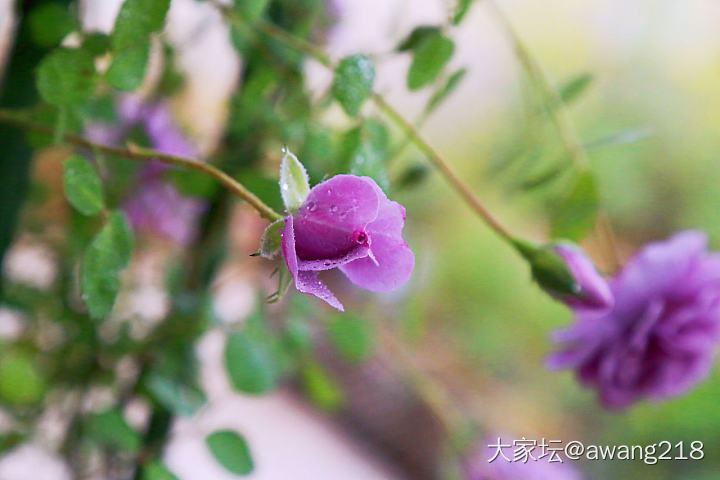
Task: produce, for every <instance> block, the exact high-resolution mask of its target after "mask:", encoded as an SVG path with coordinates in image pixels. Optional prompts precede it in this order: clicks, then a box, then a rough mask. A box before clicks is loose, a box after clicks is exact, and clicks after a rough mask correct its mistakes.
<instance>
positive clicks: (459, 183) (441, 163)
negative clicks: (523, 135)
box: [215, 4, 514, 245]
mask: <svg viewBox="0 0 720 480" xmlns="http://www.w3.org/2000/svg"><path fill="white" fill-rule="evenodd" d="M215 6H216V7H217V8H218V9H219V10H220V11H221V13H222V14H223V15H224V16H225V18H226V19H227V20H228V21H229V22H231V23H234V24H236V25H238V26H241V27H243V28H247V27H248V25H247V24H246V22H245V21H244V20H243V19H242V18H240V17H239V16H238V15H237V14H236V13H235V12H234V11H233V10H232V9H231V8H230V7H226V6H222V5H218V4H215ZM252 28H254V29H255V30H257V31H259V32H260V33H263V34H265V35H268V36H269V37H272V38H274V39H276V40H278V41H280V42H282V43H284V44H286V45H287V46H289V47H291V48H293V49H294V50H296V51H298V52H301V53H304V54H306V55H308V56H310V57H312V58H314V59H315V60H317V61H318V62H320V63H321V64H322V65H324V66H325V67H326V68H328V69H330V70H334V69H335V64H334V62H333V61H332V60H331V59H330V57H329V56H328V55H327V53H325V52H324V51H323V50H321V49H319V48H318V47H316V46H315V45H313V44H312V43H310V42H308V41H306V40H304V39H302V38H299V37H296V36H295V35H292V34H291V33H288V32H286V31H285V30H283V29H281V28H279V27H277V26H276V25H274V24H272V23H270V22H267V21H265V20H258V21H257V22H255V23H253V25H252ZM372 100H373V102H374V103H375V105H376V106H377V107H378V108H379V109H380V110H381V111H382V112H383V113H384V114H385V115H386V116H387V117H388V118H390V120H392V121H393V122H394V123H395V124H397V126H398V127H400V128H401V129H402V130H403V132H404V133H405V135H406V136H407V138H409V139H410V140H411V141H412V142H413V143H414V144H415V145H416V146H417V147H418V148H419V149H420V150H421V151H422V152H423V153H425V154H426V155H427V156H428V158H429V159H430V161H431V162H432V164H433V165H434V166H435V167H436V168H437V169H438V170H439V171H440V173H441V174H442V175H443V176H444V177H445V179H446V180H447V181H448V183H450V185H452V187H453V188H454V189H455V190H456V191H457V192H458V194H459V195H460V196H461V197H462V198H463V200H465V202H466V203H467V204H468V205H469V206H470V207H471V208H472V209H473V210H474V211H475V212H476V213H477V214H478V215H479V216H480V218H482V219H483V220H484V221H485V223H486V224H487V225H488V226H489V227H490V228H492V229H493V230H494V231H495V232H497V233H498V234H499V235H500V236H501V237H502V238H503V239H505V240H508V241H509V242H510V243H511V244H513V245H514V242H513V240H514V237H513V236H512V235H511V234H510V233H509V232H508V231H507V229H505V227H503V225H502V224H501V223H500V222H499V221H498V220H497V219H496V218H495V217H494V216H493V215H492V214H491V213H490V211H489V210H488V209H487V208H486V207H485V206H484V205H483V203H482V201H481V200H480V199H479V198H478V197H477V195H475V193H473V191H472V189H471V188H470V186H469V185H468V184H466V183H465V182H464V181H463V180H462V179H461V177H460V175H459V174H458V173H457V172H455V170H454V169H453V167H452V166H451V165H450V163H449V162H448V161H447V160H446V159H445V158H444V157H443V156H442V155H440V153H439V152H438V151H437V150H435V149H434V148H433V147H432V146H431V145H430V144H429V143H428V142H427V141H425V140H424V139H423V138H422V136H421V135H420V133H419V132H418V131H417V129H416V128H415V127H414V126H413V125H412V124H411V123H410V122H408V121H407V120H406V119H405V118H404V117H403V116H402V115H401V114H400V113H399V112H398V111H397V110H395V108H393V107H392V106H391V105H390V104H388V103H387V101H386V100H385V98H384V97H383V96H382V95H380V94H379V93H377V92H374V93H373V94H372Z"/></svg>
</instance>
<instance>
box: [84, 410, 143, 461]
mask: <svg viewBox="0 0 720 480" xmlns="http://www.w3.org/2000/svg"><path fill="white" fill-rule="evenodd" d="M86 430H87V435H88V436H89V437H91V438H92V439H93V440H95V441H96V442H98V443H100V444H101V445H104V446H106V447H109V448H114V449H118V450H123V451H126V452H130V453H135V452H137V451H139V450H140V447H141V446H142V439H141V438H140V435H139V434H138V433H137V432H136V431H135V430H134V429H133V428H132V427H131V426H130V425H128V423H127V422H126V421H125V417H123V414H122V412H120V411H119V410H116V409H111V410H106V411H104V412H101V413H95V414H93V415H90V416H89V417H88V419H87V422H86Z"/></svg>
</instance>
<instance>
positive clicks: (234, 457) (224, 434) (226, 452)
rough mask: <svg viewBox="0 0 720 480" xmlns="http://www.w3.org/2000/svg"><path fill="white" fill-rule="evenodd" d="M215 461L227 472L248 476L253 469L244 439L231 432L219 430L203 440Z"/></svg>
mask: <svg viewBox="0 0 720 480" xmlns="http://www.w3.org/2000/svg"><path fill="white" fill-rule="evenodd" d="M205 443H206V444H207V446H208V448H209V449H210V451H211V452H212V454H213V456H214V457H215V459H216V460H217V461H218V463H220V465H222V466H223V467H225V468H226V469H227V470H228V471H230V472H232V473H234V474H237V475H248V474H250V473H252V471H253V469H254V468H255V466H254V464H253V459H252V456H251V454H250V448H248V445H247V442H246V441H245V439H244V438H243V437H242V436H241V435H240V434H239V433H237V432H235V431H233V430H219V431H217V432H213V433H211V434H210V435H208V436H207V437H206V438H205Z"/></svg>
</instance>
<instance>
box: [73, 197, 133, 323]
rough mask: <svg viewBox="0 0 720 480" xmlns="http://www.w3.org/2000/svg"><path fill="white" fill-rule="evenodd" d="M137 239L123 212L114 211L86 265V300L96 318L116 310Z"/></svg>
mask: <svg viewBox="0 0 720 480" xmlns="http://www.w3.org/2000/svg"><path fill="white" fill-rule="evenodd" d="M132 244H133V236H132V232H131V230H130V227H129V225H128V223H127V221H126V219H125V215H124V214H123V213H121V212H118V211H115V212H112V213H111V214H110V216H109V218H108V222H107V224H106V225H105V226H104V227H103V229H102V230H101V231H100V233H99V234H98V235H97V236H96V237H95V238H94V239H93V241H92V243H91V244H90V247H89V248H88V251H87V253H86V255H85V259H84V261H83V265H82V273H81V276H82V278H81V283H82V291H83V299H84V300H85V305H87V307H88V310H89V312H90V316H91V317H93V318H96V319H98V318H102V317H104V316H105V315H107V314H108V313H110V310H112V307H113V305H114V304H115V297H116V296H117V294H118V291H119V289H120V278H119V274H120V271H121V270H122V269H124V268H125V267H126V266H127V264H128V263H129V261H130V256H131V254H132Z"/></svg>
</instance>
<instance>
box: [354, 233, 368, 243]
mask: <svg viewBox="0 0 720 480" xmlns="http://www.w3.org/2000/svg"><path fill="white" fill-rule="evenodd" d="M369 239H370V236H369V235H368V233H367V232H365V231H364V230H356V231H355V232H353V240H354V241H355V242H356V243H357V244H358V245H364V244H366V243H368V241H369Z"/></svg>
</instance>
